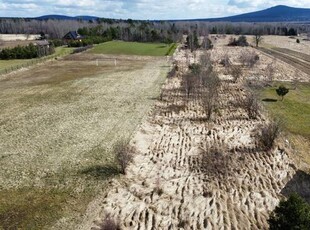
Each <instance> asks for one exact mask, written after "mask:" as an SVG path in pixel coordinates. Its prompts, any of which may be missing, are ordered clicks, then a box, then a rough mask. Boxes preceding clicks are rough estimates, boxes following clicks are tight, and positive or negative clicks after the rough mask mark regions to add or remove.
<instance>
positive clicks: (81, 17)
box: [34, 14, 99, 21]
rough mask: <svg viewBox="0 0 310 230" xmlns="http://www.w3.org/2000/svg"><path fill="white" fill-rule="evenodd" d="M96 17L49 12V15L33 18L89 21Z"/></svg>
mask: <svg viewBox="0 0 310 230" xmlns="http://www.w3.org/2000/svg"><path fill="white" fill-rule="evenodd" d="M98 18H99V17H96V16H87V15H81V16H74V17H71V16H66V15H58V14H51V15H43V16H40V17H36V18H34V19H37V20H48V19H56V20H85V21H89V20H96V19H98Z"/></svg>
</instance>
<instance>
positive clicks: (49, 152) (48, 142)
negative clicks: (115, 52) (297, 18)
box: [0, 54, 168, 229]
mask: <svg viewBox="0 0 310 230" xmlns="http://www.w3.org/2000/svg"><path fill="white" fill-rule="evenodd" d="M97 60H98V61H97ZM97 64H98V65H97ZM167 70H168V65H167V63H166V59H165V58H135V59H132V58H129V57H118V60H117V66H115V62H114V58H113V57H111V56H103V55H97V56H94V55H86V54H77V55H73V56H71V57H67V58H65V59H62V60H58V61H54V62H49V63H46V64H42V65H40V66H37V67H34V68H32V69H30V70H28V71H22V72H18V73H15V74H10V75H8V76H6V77H2V79H0V105H1V111H0V139H1V142H0V185H1V186H0V193H1V197H2V199H0V207H1V208H0V223H1V224H2V227H4V228H5V227H13V228H14V227H15V228H16V227H19V228H32V229H36V228H41V227H42V226H44V224H45V223H48V224H51V225H53V224H55V222H54V221H55V220H56V219H57V218H59V217H61V216H62V217H66V218H65V219H63V220H62V221H61V222H59V223H57V224H56V226H57V227H56V228H57V229H59V228H62V227H63V226H65V227H63V228H68V226H70V224H71V223H74V222H77V221H79V218H76V219H75V214H76V216H78V215H79V214H81V213H82V212H83V210H85V208H86V206H87V204H88V202H89V201H90V200H91V199H92V198H93V197H94V195H95V194H99V193H100V191H102V190H105V189H106V183H105V181H106V179H107V178H110V177H111V176H113V175H116V174H118V169H117V167H116V165H115V161H114V156H113V153H112V151H111V149H112V146H113V144H114V143H115V141H117V140H119V139H122V138H129V137H130V136H131V135H132V133H133V132H134V131H135V130H136V128H137V126H138V124H139V123H140V122H141V119H142V118H143V116H144V115H145V113H147V112H148V111H149V109H150V107H151V105H152V104H153V102H154V98H155V97H156V96H157V95H158V94H159V89H160V86H161V84H162V83H163V81H164V79H165V74H166V72H167ZM38 190H39V191H40V192H38V193H37V192H36V191H38ZM14 194H16V196H15V195H14ZM12 196H13V197H12ZM27 197H32V198H31V199H33V200H37V201H38V202H35V203H32V204H31V205H30V204H29V203H28V201H27ZM43 198H44V199H43ZM10 201H11V203H10ZM41 201H42V202H41ZM43 201H44V202H43ZM16 203H19V205H13V204H16ZM42 203H46V204H48V205H47V207H46V209H44V208H43V209H44V210H46V211H45V212H44V211H43V212H41V211H38V210H41V209H42ZM29 205H30V206H29ZM49 207H50V208H49ZM27 208H28V209H29V208H30V209H32V210H33V211H32V212H33V213H37V214H38V215H39V216H33V215H26V216H23V211H24V210H28V209H27ZM51 211H52V212H53V213H55V215H54V216H52V217H50V216H49V215H50V212H51ZM10 213H11V216H10ZM37 214H36V215H37ZM8 215H9V216H8ZM34 215H35V214H34ZM14 217H16V218H18V219H19V220H20V219H21V221H16V220H15V219H14ZM10 218H11V219H10ZM23 218H24V219H23ZM4 220H5V221H6V222H3V221H4ZM1 224H0V228H1ZM67 224H68V225H67Z"/></svg>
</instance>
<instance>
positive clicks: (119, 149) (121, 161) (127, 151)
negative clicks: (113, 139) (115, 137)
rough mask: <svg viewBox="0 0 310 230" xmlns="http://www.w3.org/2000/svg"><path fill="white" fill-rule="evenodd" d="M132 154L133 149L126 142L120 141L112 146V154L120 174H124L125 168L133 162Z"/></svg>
mask: <svg viewBox="0 0 310 230" xmlns="http://www.w3.org/2000/svg"><path fill="white" fill-rule="evenodd" d="M133 152H134V149H133V148H132V147H131V146H130V145H129V144H128V141H127V140H120V141H118V142H117V143H116V144H115V145H114V153H115V155H116V160H117V163H118V165H119V167H120V172H121V173H122V174H126V168H127V167H128V165H129V163H131V162H132V160H133Z"/></svg>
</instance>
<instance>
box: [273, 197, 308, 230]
mask: <svg viewBox="0 0 310 230" xmlns="http://www.w3.org/2000/svg"><path fill="white" fill-rule="evenodd" d="M268 223H269V227H270V230H282V229H300V230H308V229H309V228H310V205H309V204H308V203H306V202H305V201H304V200H303V199H302V198H301V197H299V196H298V195H297V194H295V193H294V194H292V195H290V196H289V198H288V199H287V200H286V201H285V200H282V201H280V203H279V205H278V206H277V207H276V208H275V210H274V211H273V212H272V213H271V215H270V218H269V220H268Z"/></svg>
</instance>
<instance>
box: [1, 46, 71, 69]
mask: <svg viewBox="0 0 310 230" xmlns="http://www.w3.org/2000/svg"><path fill="white" fill-rule="evenodd" d="M70 52H72V48H65V47H57V48H56V49H55V53H54V54H53V55H50V56H47V57H44V58H47V59H48V58H53V57H58V56H63V55H66V54H68V53H70ZM41 59H42V58H41ZM41 59H40V58H36V59H13V60H0V73H1V71H4V70H6V69H8V70H10V69H17V68H20V67H21V66H23V67H27V66H30V65H32V64H35V63H38V62H40V60H41Z"/></svg>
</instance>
